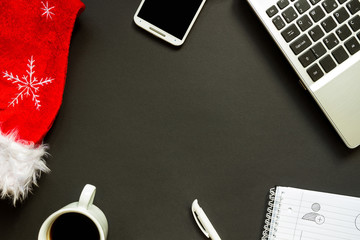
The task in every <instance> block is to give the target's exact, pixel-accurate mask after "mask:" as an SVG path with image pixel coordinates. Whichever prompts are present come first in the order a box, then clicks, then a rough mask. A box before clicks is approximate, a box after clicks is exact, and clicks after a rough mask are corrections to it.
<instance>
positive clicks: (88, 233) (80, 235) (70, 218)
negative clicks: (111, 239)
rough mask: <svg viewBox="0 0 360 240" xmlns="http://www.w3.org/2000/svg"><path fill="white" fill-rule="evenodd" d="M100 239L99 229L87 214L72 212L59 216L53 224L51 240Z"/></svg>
mask: <svg viewBox="0 0 360 240" xmlns="http://www.w3.org/2000/svg"><path fill="white" fill-rule="evenodd" d="M75 239H76V240H100V234H99V230H98V228H97V227H96V225H95V223H94V222H93V221H92V220H91V219H90V218H88V217H87V216H85V215H83V214H81V213H76V212H70V213H65V214H62V215H61V216H59V217H58V218H57V219H56V220H55V221H54V223H53V224H52V226H51V229H50V240H75Z"/></svg>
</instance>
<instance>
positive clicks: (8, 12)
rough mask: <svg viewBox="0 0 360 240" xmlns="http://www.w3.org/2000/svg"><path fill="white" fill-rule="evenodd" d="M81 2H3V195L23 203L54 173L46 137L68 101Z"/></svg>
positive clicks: (0, 17)
mask: <svg viewBox="0 0 360 240" xmlns="http://www.w3.org/2000/svg"><path fill="white" fill-rule="evenodd" d="M84 7H85V6H84V4H83V3H82V2H81V1H80V0H48V1H45V0H44V1H41V0H30V1H29V0H16V1H15V0H10V1H9V0H0V9H1V12H0V29H1V31H0V74H1V75H0V197H1V198H11V199H12V200H13V202H14V204H15V203H16V201H18V200H23V199H24V198H26V196H27V195H28V193H29V192H30V191H31V189H32V187H33V185H36V182H37V179H38V177H39V176H40V174H41V173H42V172H48V171H49V169H48V167H47V166H46V164H45V161H44V159H43V157H44V155H46V149H47V146H46V145H45V144H44V143H43V138H44V136H45V135H46V133H47V132H48V130H49V129H50V127H51V125H52V123H53V121H54V119H55V117H56V114H57V112H58V110H59V108H60V105H61V102H62V95H63V90H64V85H65V77H66V70H67V62H68V60H67V59H68V51H69V44H70V38H71V34H72V30H73V26H74V23H75V20H76V18H77V16H78V15H79V14H80V13H81V12H82V10H83V9H84Z"/></svg>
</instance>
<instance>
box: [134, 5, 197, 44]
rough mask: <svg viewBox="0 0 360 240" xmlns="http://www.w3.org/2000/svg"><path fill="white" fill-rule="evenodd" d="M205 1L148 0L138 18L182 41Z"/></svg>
mask: <svg viewBox="0 0 360 240" xmlns="http://www.w3.org/2000/svg"><path fill="white" fill-rule="evenodd" d="M202 2H203V0H146V1H145V2H144V4H143V6H142V8H141V9H140V11H139V13H138V16H139V17H140V18H142V19H144V20H145V21H147V22H149V23H151V24H153V25H154V26H157V27H158V28H160V29H162V30H164V31H166V32H167V33H169V34H171V35H173V36H175V37H177V38H179V39H182V38H183V37H184V35H185V33H186V31H187V29H188V28H189V25H190V24H191V22H192V20H193V18H194V16H195V15H196V12H197V11H198V9H199V7H200V5H201V3H202Z"/></svg>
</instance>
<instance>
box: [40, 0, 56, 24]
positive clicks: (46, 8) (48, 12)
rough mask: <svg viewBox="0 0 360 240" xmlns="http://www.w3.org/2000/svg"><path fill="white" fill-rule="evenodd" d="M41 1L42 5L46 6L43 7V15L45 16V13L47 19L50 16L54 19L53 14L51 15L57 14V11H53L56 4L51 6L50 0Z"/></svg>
mask: <svg viewBox="0 0 360 240" xmlns="http://www.w3.org/2000/svg"><path fill="white" fill-rule="evenodd" d="M41 3H42V5H43V6H44V7H43V8H41V10H43V11H44V13H43V14H41V16H44V15H45V16H46V20H47V19H49V18H50V19H51V20H52V16H51V15H55V13H53V12H52V11H53V9H54V8H55V6H52V7H49V3H48V2H46V3H44V2H43V1H41Z"/></svg>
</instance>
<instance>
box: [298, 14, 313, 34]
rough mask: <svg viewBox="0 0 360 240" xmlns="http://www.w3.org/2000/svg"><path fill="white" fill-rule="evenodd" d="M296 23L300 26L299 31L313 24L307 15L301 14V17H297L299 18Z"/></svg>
mask: <svg viewBox="0 0 360 240" xmlns="http://www.w3.org/2000/svg"><path fill="white" fill-rule="evenodd" d="M296 23H297V24H298V26H299V27H300V29H301V31H305V30H306V29H308V28H309V27H311V26H312V25H313V23H312V21H311V20H310V18H309V16H308V15H304V16H302V17H301V18H299V20H297V21H296Z"/></svg>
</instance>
